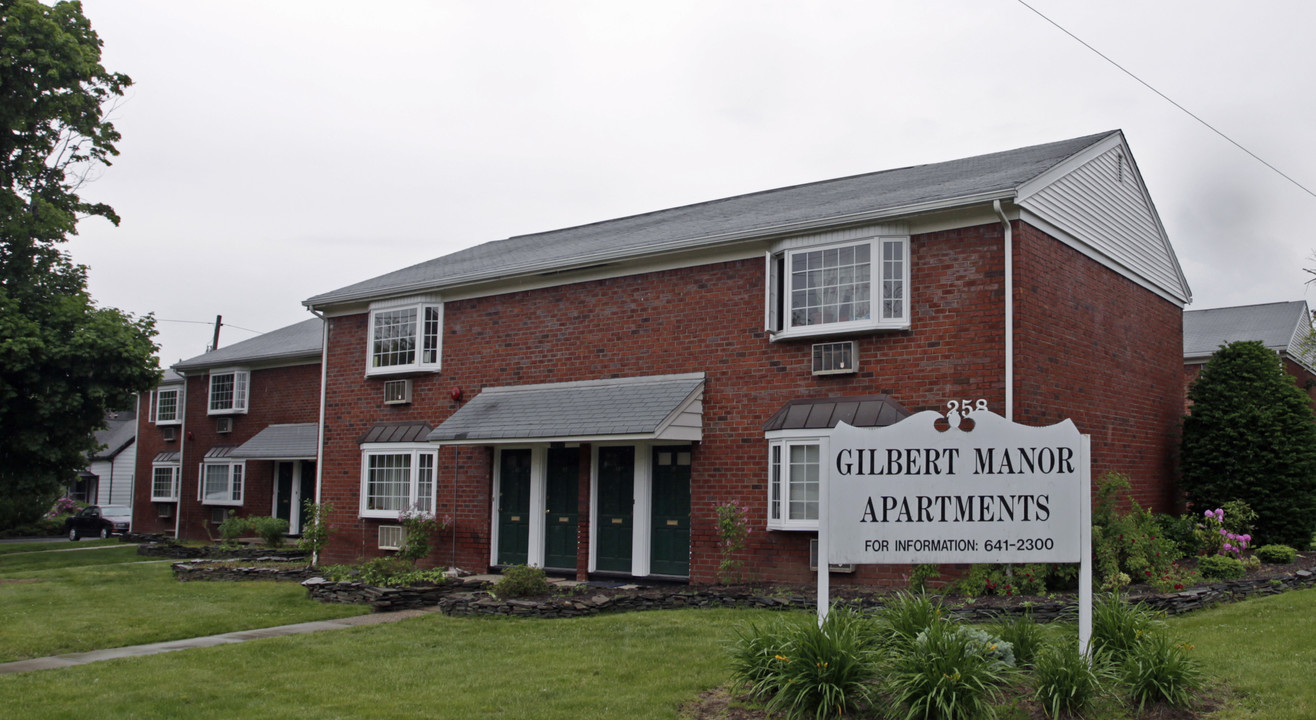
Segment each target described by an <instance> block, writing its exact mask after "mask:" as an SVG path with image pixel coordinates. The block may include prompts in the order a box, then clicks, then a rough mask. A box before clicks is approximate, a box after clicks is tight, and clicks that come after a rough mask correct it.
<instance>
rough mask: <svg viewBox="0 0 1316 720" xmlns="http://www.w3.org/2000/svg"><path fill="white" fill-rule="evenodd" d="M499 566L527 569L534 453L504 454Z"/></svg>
mask: <svg viewBox="0 0 1316 720" xmlns="http://www.w3.org/2000/svg"><path fill="white" fill-rule="evenodd" d="M500 452H501V455H500V459H499V466H498V562H497V563H496V564H498V565H525V564H526V560H527V559H528V557H529V551H530V450H529V449H528V448H527V449H520V450H502V451H500Z"/></svg>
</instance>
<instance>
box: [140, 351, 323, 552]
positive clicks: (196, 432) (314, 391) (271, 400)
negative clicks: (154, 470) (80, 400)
mask: <svg viewBox="0 0 1316 720" xmlns="http://www.w3.org/2000/svg"><path fill="white" fill-rule="evenodd" d="M209 383H210V376H209V375H208V374H201V375H197V376H192V377H188V378H187V398H186V402H187V404H186V408H185V410H184V415H183V420H184V425H183V426H182V427H181V428H180V429H179V435H180V439H179V440H177V441H174V442H172V443H167V447H163V448H161V449H164V450H170V451H175V450H178V449H179V446H180V445H181V446H182V449H183V460H182V476H181V479H182V482H181V489H180V490H179V509H178V512H179V514H180V515H181V520H180V525H179V536H180V537H182V538H186V539H194V540H205V539H208V538H209V537H210V536H211V535H212V534H214V533H215V525H213V524H212V523H211V522H210V511H211V509H212V507H219V506H210V505H202V504H201V502H200V501H198V500H197V484H198V482H199V481H200V466H201V461H202V458H204V457H205V455H206V453H207V452H208V451H209V450H210V449H211V448H213V447H216V446H219V445H234V446H236V445H241V444H242V443H244V442H246V441H248V440H250V439H251V438H252V437H253V436H255V435H256V433H258V432H260V431H261V430H264V429H265V428H266V427H269V426H270V425H278V424H283V423H307V422H317V421H318V420H319V419H320V364H319V363H314V364H308V365H295V366H289V367H281V368H269V369H264V370H252V371H251V386H250V388H249V390H248V392H249V394H248V398H247V412H246V414H237V415H229V416H226V417H231V418H233V431H232V432H231V433H228V434H220V433H217V432H216V431H215V426H216V423H215V420H216V417H217V416H212V415H207V409H208V404H209V390H210V385H209ZM144 415H145V413H143V416H144ZM138 428H139V430H142V434H139V437H141V436H142V435H146V436H147V437H148V442H146V443H143V444H142V445H141V451H139V452H138V455H137V474H136V480H137V483H136V493H137V496H136V501H137V502H136V505H135V509H134V510H133V519H134V524H135V525H136V526H137V528H138V531H139V532H167V533H172V532H173V530H174V519H173V518H168V519H158V518H157V517H156V513H155V506H154V505H153V504H152V503H151V501H150V500H151V461H152V460H153V459H154V458H155V454H156V453H157V452H160V451H161V449H155V448H156V447H157V446H156V445H150V448H151V449H149V450H148V445H149V444H150V443H151V442H155V441H157V440H158V438H159V436H160V429H159V428H157V427H155V426H154V425H147V426H145V427H143V426H142V424H141V421H139V425H138ZM139 442H141V441H140V440H139ZM162 445H163V443H162ZM273 475H274V462H273V461H269V460H248V461H247V464H246V471H245V474H244V476H243V491H242V500H243V503H242V505H241V506H240V507H238V506H225V509H232V510H235V511H236V512H237V514H238V515H243V516H245V515H269V514H270V512H271V510H272V505H273V485H274V483H273Z"/></svg>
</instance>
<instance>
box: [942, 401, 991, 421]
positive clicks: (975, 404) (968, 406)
mask: <svg viewBox="0 0 1316 720" xmlns="http://www.w3.org/2000/svg"><path fill="white" fill-rule="evenodd" d="M946 407H947V408H949V409H950V411H951V412H953V413H959V414H960V415H963V416H966V417H967V416H968V414H969V413H971V412H973V411H974V410H986V409H987V400H986V399H985V398H978V399H977V400H951V401H950V402H948V403H946Z"/></svg>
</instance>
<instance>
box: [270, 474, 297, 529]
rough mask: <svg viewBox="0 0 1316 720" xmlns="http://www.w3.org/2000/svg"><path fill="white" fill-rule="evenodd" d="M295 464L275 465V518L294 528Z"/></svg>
mask: <svg viewBox="0 0 1316 720" xmlns="http://www.w3.org/2000/svg"><path fill="white" fill-rule="evenodd" d="M292 471H293V463H290V462H276V463H274V517H276V518H283V519H284V520H287V521H288V526H289V527H292V475H293V472H292Z"/></svg>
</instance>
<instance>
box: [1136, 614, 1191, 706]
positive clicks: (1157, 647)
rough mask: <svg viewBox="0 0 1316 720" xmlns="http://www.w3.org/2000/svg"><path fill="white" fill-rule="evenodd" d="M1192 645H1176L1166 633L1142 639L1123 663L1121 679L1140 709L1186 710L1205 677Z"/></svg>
mask: <svg viewBox="0 0 1316 720" xmlns="http://www.w3.org/2000/svg"><path fill="white" fill-rule="evenodd" d="M1191 649H1192V646H1191V645H1187V644H1182V643H1175V642H1174V640H1172V639H1170V637H1169V636H1168V635H1167V634H1165V633H1164V632H1159V631H1158V632H1154V633H1151V634H1149V635H1145V636H1144V637H1142V638H1141V639H1140V640H1139V641H1138V642H1137V643H1136V644H1135V645H1134V647H1133V648H1132V650H1131V651H1130V652H1129V653H1128V655H1127V656H1126V657H1125V659H1124V664H1123V666H1122V667H1121V670H1120V679H1121V680H1122V681H1123V683H1124V685H1125V686H1126V687H1127V688H1128V692H1129V697H1130V698H1131V699H1132V700H1133V702H1135V703H1137V704H1138V708H1139V709H1141V708H1143V707H1145V706H1146V705H1147V704H1149V703H1168V704H1170V705H1176V706H1180V707H1182V706H1184V705H1188V704H1189V703H1190V702H1192V699H1193V696H1194V694H1195V693H1196V692H1197V690H1198V689H1199V688H1201V686H1202V681H1203V675H1202V670H1201V668H1200V667H1199V666H1198V664H1197V663H1196V662H1195V661H1194V660H1193V659H1192V658H1190V657H1188V651H1189V650H1191Z"/></svg>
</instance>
